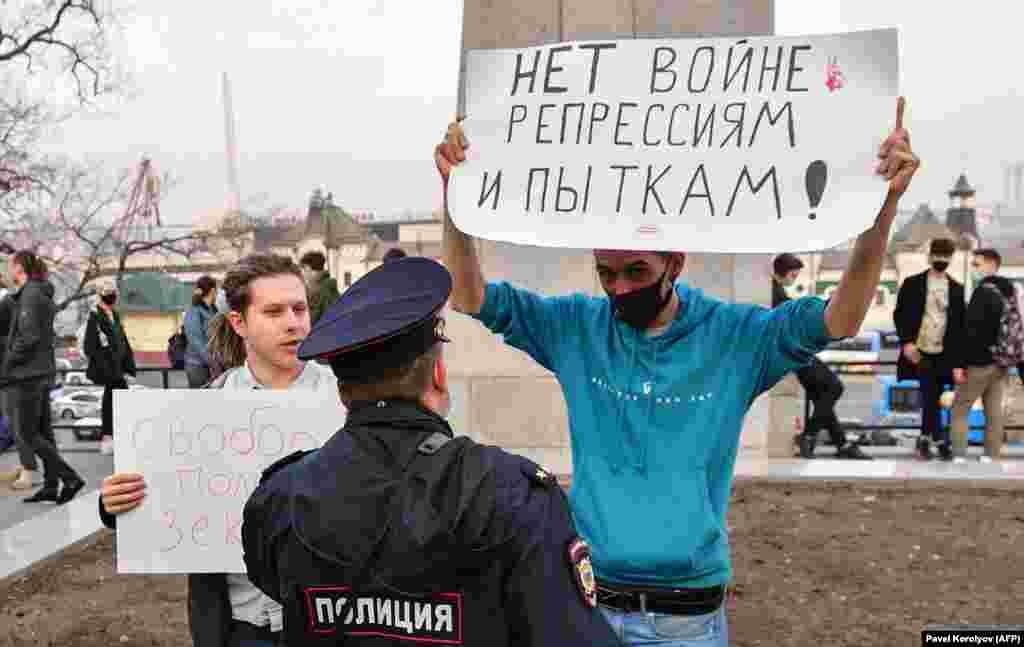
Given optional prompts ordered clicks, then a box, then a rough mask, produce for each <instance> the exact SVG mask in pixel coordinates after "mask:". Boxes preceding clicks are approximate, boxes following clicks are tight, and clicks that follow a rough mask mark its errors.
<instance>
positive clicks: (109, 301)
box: [100, 294, 117, 306]
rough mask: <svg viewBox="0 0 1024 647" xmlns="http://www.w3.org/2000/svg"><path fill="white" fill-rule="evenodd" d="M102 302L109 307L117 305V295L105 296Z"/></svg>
mask: <svg viewBox="0 0 1024 647" xmlns="http://www.w3.org/2000/svg"><path fill="white" fill-rule="evenodd" d="M100 301H102V302H103V303H105V304H107V305H108V306H112V305H114V304H115V303H117V295H116V294H104V295H103V296H101V297H100Z"/></svg>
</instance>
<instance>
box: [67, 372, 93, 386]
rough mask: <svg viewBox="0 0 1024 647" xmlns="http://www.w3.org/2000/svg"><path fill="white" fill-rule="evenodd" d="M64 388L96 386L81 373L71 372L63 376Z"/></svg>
mask: <svg viewBox="0 0 1024 647" xmlns="http://www.w3.org/2000/svg"><path fill="white" fill-rule="evenodd" d="M64 386H66V387H67V386H78V387H82V386H97V385H96V384H95V383H94V382H93V381H92V380H90V379H89V378H87V377H86V376H85V373H84V372H82V371H72V372H70V373H68V374H67V375H65V376H64Z"/></svg>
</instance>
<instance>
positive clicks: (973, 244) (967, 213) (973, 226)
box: [946, 173, 981, 288]
mask: <svg viewBox="0 0 1024 647" xmlns="http://www.w3.org/2000/svg"><path fill="white" fill-rule="evenodd" d="M976 193H977V192H976V191H975V190H974V187H972V186H971V185H970V183H969V182H968V181H967V175H966V174H964V173H961V174H960V177H958V178H957V180H956V183H955V184H954V185H953V188H952V189H951V190H950V191H949V193H948V195H949V200H950V204H949V209H948V210H947V211H946V227H948V228H949V229H950V230H951V231H952V232H954V233H956V234H957V236H958V241H957V246H958V247H959V248H960V249H961V250H962V251H963V252H964V288H967V287H968V284H969V283H970V280H971V276H970V274H969V273H968V270H967V264H968V260H969V259H968V257H969V256H970V253H971V251H972V250H974V249H977V248H978V245H979V243H980V240H981V236H979V235H978V222H977V213H976V211H975V200H974V198H975V194H976ZM970 287H972V288H973V286H970Z"/></svg>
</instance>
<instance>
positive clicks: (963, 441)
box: [952, 249, 1024, 463]
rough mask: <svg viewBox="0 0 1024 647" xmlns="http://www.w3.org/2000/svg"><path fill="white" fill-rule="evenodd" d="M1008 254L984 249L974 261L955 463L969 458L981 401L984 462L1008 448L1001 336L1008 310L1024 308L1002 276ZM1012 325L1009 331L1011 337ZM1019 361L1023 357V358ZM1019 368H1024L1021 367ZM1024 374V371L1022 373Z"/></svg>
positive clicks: (959, 391)
mask: <svg viewBox="0 0 1024 647" xmlns="http://www.w3.org/2000/svg"><path fill="white" fill-rule="evenodd" d="M1002 260H1003V259H1002V256H1000V254H999V252H997V251H996V250H994V249H978V250H975V252H974V258H972V259H971V267H972V270H973V273H974V291H973V292H972V293H971V302H970V304H969V305H968V306H967V323H966V328H967V334H966V335H965V339H964V349H963V352H962V353H961V354H960V360H961V361H960V367H961V370H964V371H966V375H965V376H964V377H965V379H964V380H962V383H960V384H958V386H957V388H956V395H955V396H954V399H953V424H952V435H953V453H954V458H953V461H954V462H956V463H962V462H964V461H966V459H967V416H968V414H969V413H970V410H971V406H972V405H973V404H974V403H975V402H976V401H977V400H978V398H981V402H982V405H983V406H984V408H985V452H984V454H982V456H980V457H979V459H980V460H981V462H985V463H988V462H992V461H994V460H995V461H998V460H1000V459H1001V456H1002V450H1003V422H1004V411H1003V394H1004V390H1005V388H1006V375H1007V370H1008V368H1009V367H1008V366H1007V364H1008V363H1011V362H1012V361H1014V360H1013V359H1012V358H1011V362H1008V361H1006V358H1003V357H999V353H998V349H999V342H1000V336H1001V335H1002V334H1004V331H1003V329H1002V321H1003V314H1004V312H1003V311H1004V308H1016V307H1019V305H1020V297H1021V295H1020V291H1019V290H1018V289H1017V288H1016V286H1015V285H1014V283H1013V282H1012V281H1010V280H1009V279H1007V278H1006V277H1004V276H1000V275H999V273H998V272H999V266H1000V265H1001V264H1002ZM1011 329H1012V327H1011V326H1007V330H1006V331H1005V332H1006V333H1007V334H1010V332H1011ZM1018 359H1019V358H1018ZM1017 368H1018V370H1020V369H1021V368H1024V367H1022V366H1019V365H1018V367H1017ZM1022 374H1024V373H1022Z"/></svg>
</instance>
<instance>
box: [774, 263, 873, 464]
mask: <svg viewBox="0 0 1024 647" xmlns="http://www.w3.org/2000/svg"><path fill="white" fill-rule="evenodd" d="M803 268H804V264H803V261H801V260H800V259H799V258H797V257H796V256H794V255H793V254H779V255H778V256H776V257H775V260H774V262H773V263H772V307H773V308H777V307H779V306H780V305H782V304H783V303H786V302H788V301H791V299H790V298H789V295H788V294H786V288H787V287H790V286H792V285H793V284H794V283H795V282H796V279H797V277H799V276H800V270H802V269H803ZM796 377H797V379H798V380H800V385H801V386H802V387H804V391H806V392H807V399H808V400H810V401H811V402H812V403H813V404H814V412H813V414H812V415H811V417H810V418H809V419H808V420H807V427H806V428H805V429H804V430H803V433H801V434H800V437H799V438H798V444H799V446H800V456H802V457H803V458H814V448H815V446H816V445H817V443H818V431H819V430H820V429H827V430H828V433H829V436H830V437H831V439H832V444H833V445H835V448H836V458H848V459H854V460H871V457H870V456H868V455H867V454H865V453H864V452H863V451H862V450H861V448H860V447H858V446H857V444H856V443H852V442H847V440H846V434H845V433H843V429H842V427H841V426H840V424H839V416H837V415H836V402H838V401H839V398H841V397H843V383H842V381H841V380H840V379H839V377H838V376H837V375H836V374H835V373H834V372H832V369H830V368H829V367H828V366H827V365H826V364H825V363H824V362H822V361H821V360H820V359H818V358H817V357H812V358H811V360H810V362H808V364H807V366H804V367H803V368H800V369H798V370H797V372H796Z"/></svg>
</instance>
